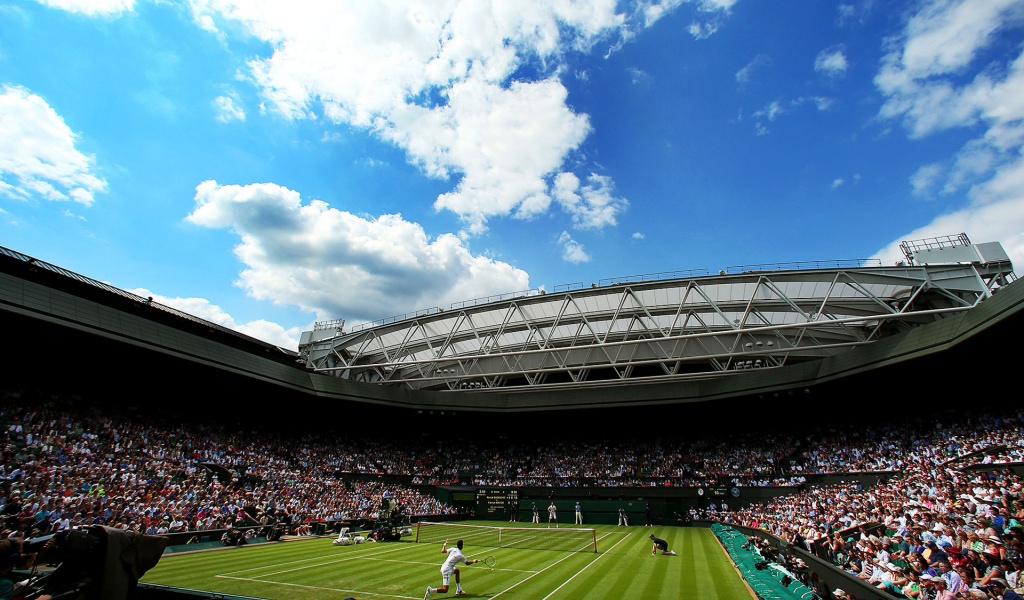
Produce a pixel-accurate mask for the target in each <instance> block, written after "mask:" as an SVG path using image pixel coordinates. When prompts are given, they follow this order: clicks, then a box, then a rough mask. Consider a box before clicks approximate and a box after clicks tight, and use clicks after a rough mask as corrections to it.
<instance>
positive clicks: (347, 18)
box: [191, 0, 731, 234]
mask: <svg viewBox="0 0 1024 600" xmlns="http://www.w3.org/2000/svg"><path fill="white" fill-rule="evenodd" d="M643 4H644V5H645V6H646V5H649V3H643ZM677 4H678V2H675V3H669V4H668V8H674V7H675V6H676V5H677ZM714 4H715V5H717V6H718V7H719V8H721V7H727V6H729V5H730V4H731V3H728V2H725V3H722V2H719V3H714ZM191 5H192V6H193V14H194V17H195V19H196V21H197V22H198V23H200V24H201V26H202V27H204V28H205V29H208V30H217V28H218V23H222V24H226V23H227V22H228V21H231V22H233V23H236V24H241V25H242V26H244V27H245V29H246V30H247V31H248V32H249V33H250V34H252V35H254V36H255V37H257V38H258V39H260V40H262V41H263V42H265V43H266V44H267V45H268V46H269V47H270V48H272V54H271V55H270V56H264V57H257V58H254V59H253V60H252V61H251V62H250V65H249V66H250V70H251V76H252V78H253V80H254V81H255V82H256V84H257V85H258V87H259V90H260V93H261V94H262V96H263V99H264V106H265V107H266V108H267V109H269V110H271V111H274V112H277V113H278V114H280V115H282V116H284V117H285V118H288V119H309V118H319V117H320V116H321V115H322V117H323V118H326V119H328V120H330V121H333V122H335V123H344V124H348V125H351V126H354V127H359V128H364V129H367V130H369V131H371V132H373V133H374V134H376V135H377V136H379V137H380V138H381V139H384V140H386V141H388V142H390V143H392V144H394V145H396V146H397V147H399V148H401V149H403V150H404V151H405V152H406V153H407V155H408V157H409V160H410V161H411V162H412V163H413V164H415V165H417V166H418V167H420V168H421V169H422V170H423V172H424V173H426V174H427V175H429V176H431V177H436V178H449V177H454V178H457V180H456V181H455V185H454V189H452V190H451V191H450V192H448V193H445V194H442V195H440V196H439V197H438V198H437V200H436V202H435V207H436V208H438V209H441V210H448V211H451V212H453V213H454V214H455V215H457V216H458V218H459V219H460V220H461V221H462V222H463V223H464V224H465V227H466V228H467V230H468V231H469V232H471V233H473V234H479V233H482V232H483V231H485V230H486V227H487V225H486V224H487V221H488V220H489V219H492V218H498V217H505V216H516V217H530V216H533V215H535V214H537V212H538V211H540V210H543V209H545V208H546V205H545V203H544V202H543V201H538V199H542V198H543V197H544V196H545V195H546V194H550V191H549V190H548V189H547V188H548V186H549V185H550V177H551V176H552V175H554V174H555V173H557V172H559V171H560V170H562V168H563V164H564V163H565V162H566V160H567V159H568V157H569V156H570V153H572V152H573V151H575V150H576V149H578V148H579V146H580V144H581V143H582V142H583V141H584V140H585V139H586V137H587V136H588V135H589V134H590V125H589V119H588V117H587V116H586V115H583V114H577V113H576V112H575V111H574V110H572V108H570V107H569V105H568V104H567V92H566V89H565V87H564V86H563V85H562V84H561V82H560V81H559V80H558V79H557V76H559V75H561V74H562V73H563V71H564V69H565V64H566V63H565V61H564V60H563V58H564V55H565V53H566V52H571V51H587V50H589V49H590V48H591V47H592V46H593V45H594V44H596V43H598V42H602V43H603V42H608V41H612V42H613V41H614V39H615V37H616V36H619V37H620V38H621V37H624V36H628V35H629V32H630V31H631V29H633V28H637V27H642V26H645V24H644V23H642V22H638V20H639V19H642V18H643V10H642V9H641V10H638V11H635V12H634V13H630V14H622V13H619V12H617V10H618V9H617V7H618V3H617V2H616V1H615V0H597V1H594V2H577V1H574V0H554V1H550V0H522V1H521V2H493V3H492V2H458V1H456V0H429V1H415V0H413V1H409V2H403V3H398V2H395V3H390V2H388V3H385V2H363V1H362V0H351V1H347V2H343V1H338V2H319V1H316V0H296V1H294V2H289V3H280V2H272V1H269V0H192V4H191ZM527 64H529V65H530V66H531V68H536V69H537V70H538V71H539V72H540V73H541V76H540V77H539V78H537V80H533V81H528V80H514V79H513V75H514V74H515V73H516V72H517V70H518V69H521V68H522V67H523V66H525V65H527Z"/></svg>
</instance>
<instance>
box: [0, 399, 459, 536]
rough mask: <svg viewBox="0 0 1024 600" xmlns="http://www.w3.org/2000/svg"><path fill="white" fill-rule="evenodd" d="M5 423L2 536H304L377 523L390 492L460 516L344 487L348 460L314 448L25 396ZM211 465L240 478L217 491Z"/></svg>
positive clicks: (0, 474)
mask: <svg viewBox="0 0 1024 600" xmlns="http://www.w3.org/2000/svg"><path fill="white" fill-rule="evenodd" d="M0 421H2V423H3V428H2V430H0V435H2V440H0V442H2V455H0V481H2V483H3V485H2V487H0V517H2V518H3V522H2V524H0V527H2V528H3V532H4V534H6V535H7V536H10V535H15V534H19V535H21V536H24V537H37V536H40V535H46V534H50V533H56V532H58V531H61V530H65V529H70V528H75V527H81V526H89V525H106V526H110V527H115V528H121V529H129V530H134V531H139V532H142V533H149V534H163V533H175V532H185V531H203V530H215V529H224V528H226V527H227V526H229V525H258V524H266V523H268V522H274V523H283V524H286V525H288V526H289V527H290V528H291V530H292V531H294V532H295V533H298V534H302V533H304V532H308V531H309V530H310V524H311V523H315V522H325V521H340V520H360V519H363V520H370V519H373V518H375V517H376V515H377V514H378V511H379V508H380V506H381V499H382V497H383V495H384V493H385V491H389V492H390V493H391V494H392V495H393V498H394V499H395V500H396V501H397V502H398V504H399V506H400V507H401V509H402V510H403V511H404V512H405V513H408V514H418V515H437V514H450V513H452V512H454V511H453V509H452V508H451V507H450V506H448V505H445V504H443V503H441V502H439V501H437V500H436V499H435V498H434V497H433V495H429V494H423V493H420V492H419V491H417V490H416V489H413V488H410V487H404V486H397V485H390V484H389V485H388V486H385V485H384V484H383V483H380V482H377V481H359V480H352V479H345V478H342V477H340V476H338V474H337V471H336V470H334V469H332V468H330V462H331V459H330V457H331V456H338V455H339V453H341V452H343V451H344V450H343V449H339V448H326V447H322V446H317V445H316V444H312V443H310V441H309V440H301V439H295V440H293V439H285V438H281V439H273V438H272V437H271V436H266V435H257V434H256V432H251V431H243V432H231V431H227V430H223V429H218V428H217V427H216V426H214V425H213V424H203V423H194V424H189V425H188V426H187V427H184V426H181V423H178V425H177V426H171V425H168V424H166V423H164V424H161V423H160V422H159V421H158V420H156V419H155V418H154V417H151V416H145V415H132V416H129V415H117V416H114V415H107V414H104V413H102V412H100V411H91V412H88V411H84V410H83V409H82V406H81V402H79V399H61V398H53V397H50V398H42V399H41V398H38V397H28V398H26V397H23V396H22V394H21V393H19V392H10V393H7V394H5V397H4V401H3V404H2V406H0ZM319 450H329V451H330V452H323V453H321V452H318V451H319ZM385 454H386V455H390V454H394V453H393V452H391V451H389V452H387V453H385ZM210 465H219V466H221V467H227V468H229V469H231V470H232V471H233V472H234V473H236V474H237V476H234V477H229V478H225V479H221V478H220V477H219V476H218V475H217V471H213V470H211V469H210V468H209V466H210Z"/></svg>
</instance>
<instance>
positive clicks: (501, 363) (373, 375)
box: [299, 256, 1014, 392]
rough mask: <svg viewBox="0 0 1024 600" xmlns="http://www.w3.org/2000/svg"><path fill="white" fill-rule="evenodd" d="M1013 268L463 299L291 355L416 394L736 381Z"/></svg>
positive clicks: (916, 313)
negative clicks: (476, 300) (475, 302)
mask: <svg viewBox="0 0 1024 600" xmlns="http://www.w3.org/2000/svg"><path fill="white" fill-rule="evenodd" d="M908 259H911V261H910V262H911V263H912V262H913V260H912V257H910V256H908ZM1013 278H1014V275H1013V271H1012V265H1011V264H1010V262H1009V260H1008V259H1006V260H997V261H989V262H981V261H974V262H956V263H943V264H921V265H914V264H910V265H906V264H899V265H897V266H891V267H890V266H873V267H854V268H834V269H818V268H816V269H790V270H777V271H771V270H748V271H744V272H739V273H729V272H725V271H723V272H722V273H721V274H719V275H705V276H699V277H684V278H674V279H665V280H658V281H639V282H623V283H615V284H612V285H605V286H597V285H595V286H592V287H590V288H583V289H578V290H572V291H564V292H559V293H543V292H539V293H536V294H528V295H520V296H516V297H512V298H503V299H499V300H497V301H491V302H486V303H483V304H479V305H471V304H469V303H466V304H467V305H462V304H460V305H459V307H458V308H453V309H451V310H447V311H445V310H440V309H438V310H434V311H426V312H423V313H419V314H417V315H413V316H410V317H408V318H404V319H400V320H394V321H392V322H385V323H382V324H379V325H376V326H371V327H363V328H359V329H357V330H354V331H351V332H349V333H344V332H343V331H340V330H339V329H333V330H332V329H331V328H329V327H325V328H323V329H319V330H314V331H313V332H307V333H306V334H304V336H303V343H301V344H300V348H299V351H300V354H301V355H302V356H303V357H304V359H305V361H306V364H307V367H309V368H311V369H314V370H315V371H318V372H322V373H328V374H332V375H334V376H337V377H343V378H349V379H352V380H355V381H363V382H374V383H379V384H381V385H388V386H405V387H408V388H411V389H426V390H451V391H464V390H465V391H478V392H487V391H494V390H500V391H503V392H510V391H515V390H516V389H520V390H536V389H543V388H552V387H561V386H577V387H579V386H613V385H617V384H624V383H629V382H633V383H636V382H642V381H643V382H655V381H667V380H682V379H698V378H716V377H736V376H743V374H744V373H748V372H753V371H759V370H763V369H775V368H779V367H782V366H785V365H789V364H794V363H800V362H806V361H812V360H820V359H822V358H824V357H828V356H834V355H837V354H839V353H842V352H847V351H850V350H852V349H854V348H857V347H859V346H863V345H865V344H871V343H873V342H875V341H877V340H880V339H883V338H885V337H888V336H892V335H896V334H899V333H901V332H904V331H907V330H909V329H911V328H914V327H916V326H919V325H922V324H926V323H930V322H933V321H935V320H938V319H943V318H946V317H948V316H950V315H953V314H957V313H961V312H963V311H967V310H970V309H971V308H972V307H974V306H976V305H977V304H978V303H980V302H982V301H984V300H985V299H986V298H988V297H990V296H991V295H992V294H993V293H994V292H995V291H998V288H999V287H1000V286H1001V285H1005V284H1007V283H1008V282H1009V281H1010V280H1012V279H1013Z"/></svg>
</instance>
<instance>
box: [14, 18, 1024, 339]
mask: <svg viewBox="0 0 1024 600" xmlns="http://www.w3.org/2000/svg"><path fill="white" fill-rule="evenodd" d="M1022 44H1024V3H1022V2H1020V0H928V1H901V2H883V1H880V0H867V1H851V2H846V3H844V2H835V3H834V2H822V1H820V0H785V1H779V2H765V1H763V0H690V1H684V0H663V1H660V2H658V1H651V0H638V1H633V2H615V1H613V0H580V1H567V0H536V1H534V0H505V1H490V2H488V1H485V0H473V1H454V0H424V1H418V0H408V1H398V0H387V1H384V0H381V1H374V0H352V1H344V0H337V1H333V2H322V1H319V0H289V1H287V2H280V1H274V0H181V1H170V0H159V1H145V0H38V1H36V0H17V1H14V2H4V1H2V0H0V245H2V246H6V247H8V248H11V249H14V250H17V251H20V252H23V253H25V254H28V255H30V256H34V257H36V258H38V259H41V260H45V261H47V262H51V263H54V264H57V265H59V266H62V267H65V268H68V269H71V270H73V271H75V272H78V273H81V274H83V275H86V276H89V277H92V278H94V279H98V280H101V281H105V282H108V283H110V284H112V285H115V286H117V287H120V288H123V289H127V290H130V291H133V292H136V293H139V294H141V295H144V296H149V295H151V296H153V297H154V298H155V299H156V300H157V301H159V302H162V303H164V304H168V305H171V306H174V307H176V308H179V309H181V310H184V311H187V312H189V313H192V314H195V315H197V316H200V317H203V318H205V319H209V320H211V321H214V322H216V323H219V324H221V325H224V326H227V327H231V328H234V329H237V330H239V331H242V332H244V333H247V334H249V335H252V336H254V337H257V338H260V339H263V340H265V341H268V342H271V343H274V344H278V345H280V346H282V347H285V348H289V349H295V348H296V347H297V342H298V338H299V335H300V334H301V332H302V331H304V330H309V329H311V328H312V324H313V323H314V322H315V321H323V320H329V319H345V320H346V322H347V323H348V325H349V326H351V325H355V324H357V323H363V322H366V321H373V320H376V319H380V318H385V317H390V316H394V315H399V314H404V313H410V312H414V311H417V310H421V309H427V308H430V307H442V308H448V307H449V306H450V305H451V304H452V303H454V302H460V301H464V300H468V299H473V298H480V297H485V296H490V295H495V294H503V293H508V292H515V291H521V290H527V289H536V288H544V289H546V290H549V291H555V290H557V289H559V288H564V287H567V286H574V285H585V286H586V285H590V284H591V283H594V282H598V281H600V280H601V279H604V278H613V277H624V276H630V275H641V274H649V273H665V272H670V271H681V270H688V269H707V270H708V271H710V272H717V271H718V270H720V269H724V268H727V267H730V266H736V265H749V264H758V263H771V262H792V261H811V260H834V259H844V260H845V259H858V258H877V259H881V260H883V261H885V262H895V261H896V260H898V259H899V258H901V254H900V252H899V249H898V245H899V243H900V242H901V241H903V240H917V239H922V238H927V237H933V236H945V235H956V234H959V233H961V232H964V233H967V234H968V236H969V237H970V238H971V240H972V241H976V242H988V241H999V242H1001V243H1002V244H1003V246H1004V247H1005V248H1006V250H1007V251H1008V252H1009V253H1010V256H1011V258H1012V259H1013V260H1014V263H1015V264H1021V263H1022V261H1024V238H1022V237H1021V236H1022V234H1024V159H1022V156H1021V151H1022V147H1024V54H1022V50H1024V46H1022Z"/></svg>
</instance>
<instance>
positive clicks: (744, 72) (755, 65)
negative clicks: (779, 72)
mask: <svg viewBox="0 0 1024 600" xmlns="http://www.w3.org/2000/svg"><path fill="white" fill-rule="evenodd" d="M771 64H772V59H771V57H770V56H768V55H767V54H758V55H757V56H755V57H754V59H753V60H751V61H750V62H749V63H747V64H746V65H744V66H743V68H742V69H740V70H739V71H736V75H735V77H736V82H737V83H749V82H750V81H751V80H752V79H753V78H754V76H755V75H756V74H757V71H761V70H763V69H765V68H766V67H769V66H771Z"/></svg>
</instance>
